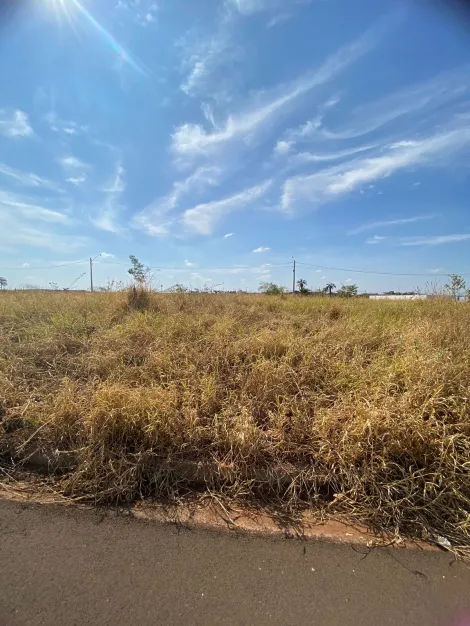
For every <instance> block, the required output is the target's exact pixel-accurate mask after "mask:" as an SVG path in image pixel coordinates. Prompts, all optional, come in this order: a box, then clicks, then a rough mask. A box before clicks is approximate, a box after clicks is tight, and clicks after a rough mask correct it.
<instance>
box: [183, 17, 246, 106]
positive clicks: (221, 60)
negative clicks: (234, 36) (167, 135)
mask: <svg viewBox="0 0 470 626" xmlns="http://www.w3.org/2000/svg"><path fill="white" fill-rule="evenodd" d="M179 45H180V47H181V49H182V56H183V71H184V72H185V73H186V77H185V79H184V81H183V82H182V83H181V85H180V87H181V89H182V91H184V92H185V93H186V94H187V95H188V96H200V95H203V94H205V93H206V92H209V93H210V95H211V96H214V92H215V90H216V89H217V90H218V91H220V89H221V85H220V81H222V82H224V83H225V79H224V77H223V76H220V75H219V74H220V72H219V70H220V69H221V68H222V67H223V68H224V71H225V75H226V72H227V67H228V65H230V63H232V62H233V61H235V60H236V59H237V58H238V57H239V54H240V52H239V50H238V49H237V48H236V47H235V46H234V45H233V42H232V40H231V35H230V33H229V31H228V30H227V28H226V24H225V23H224V22H223V21H222V22H221V23H220V24H219V27H218V31H217V32H216V33H215V34H214V35H212V36H211V37H209V38H207V39H202V40H198V41H196V42H192V41H190V37H189V35H188V36H186V37H185V38H183V40H181V41H180V43H179ZM216 78H218V79H219V81H218V84H217V83H216Z"/></svg>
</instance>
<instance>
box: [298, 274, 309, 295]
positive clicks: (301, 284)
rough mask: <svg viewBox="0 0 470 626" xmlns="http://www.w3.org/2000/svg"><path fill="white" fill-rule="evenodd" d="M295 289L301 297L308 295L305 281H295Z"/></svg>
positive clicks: (301, 279)
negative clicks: (297, 289) (296, 288)
mask: <svg viewBox="0 0 470 626" xmlns="http://www.w3.org/2000/svg"><path fill="white" fill-rule="evenodd" d="M297 287H298V288H299V291H300V293H301V294H302V295H305V294H306V293H308V289H307V281H306V280H304V279H303V278H300V279H299V280H298V281H297Z"/></svg>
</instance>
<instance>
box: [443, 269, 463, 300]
mask: <svg viewBox="0 0 470 626" xmlns="http://www.w3.org/2000/svg"><path fill="white" fill-rule="evenodd" d="M449 278H450V283H448V284H446V285H445V289H446V290H447V292H448V293H450V295H451V296H452V298H453V299H454V300H458V298H459V296H460V295H461V294H462V293H463V292H465V291H467V285H466V283H465V280H464V279H463V278H462V276H459V275H458V274H450V276H449ZM467 297H468V292H467Z"/></svg>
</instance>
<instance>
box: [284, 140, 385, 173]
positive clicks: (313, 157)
mask: <svg viewBox="0 0 470 626" xmlns="http://www.w3.org/2000/svg"><path fill="white" fill-rule="evenodd" d="M375 147H376V145H369V146H358V147H357V148H349V149H347V150H338V151H337V152H329V153H324V152H323V153H322V152H318V153H312V152H298V153H296V154H292V155H291V156H290V157H289V159H288V161H287V167H288V169H290V168H295V167H299V166H301V165H307V164H308V163H324V162H327V161H340V160H341V159H345V158H346V157H348V156H353V155H355V154H360V153H361V152H367V151H368V150H372V149H373V148H375Z"/></svg>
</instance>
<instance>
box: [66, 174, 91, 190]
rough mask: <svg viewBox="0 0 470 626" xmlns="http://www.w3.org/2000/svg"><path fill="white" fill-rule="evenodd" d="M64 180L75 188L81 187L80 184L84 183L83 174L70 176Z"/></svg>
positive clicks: (84, 177)
mask: <svg viewBox="0 0 470 626" xmlns="http://www.w3.org/2000/svg"><path fill="white" fill-rule="evenodd" d="M65 180H66V182H67V183H70V184H71V185H75V186H76V187H78V185H81V184H82V183H84V182H86V176H85V175H84V174H82V175H80V176H70V177H69V178H66V179H65Z"/></svg>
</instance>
